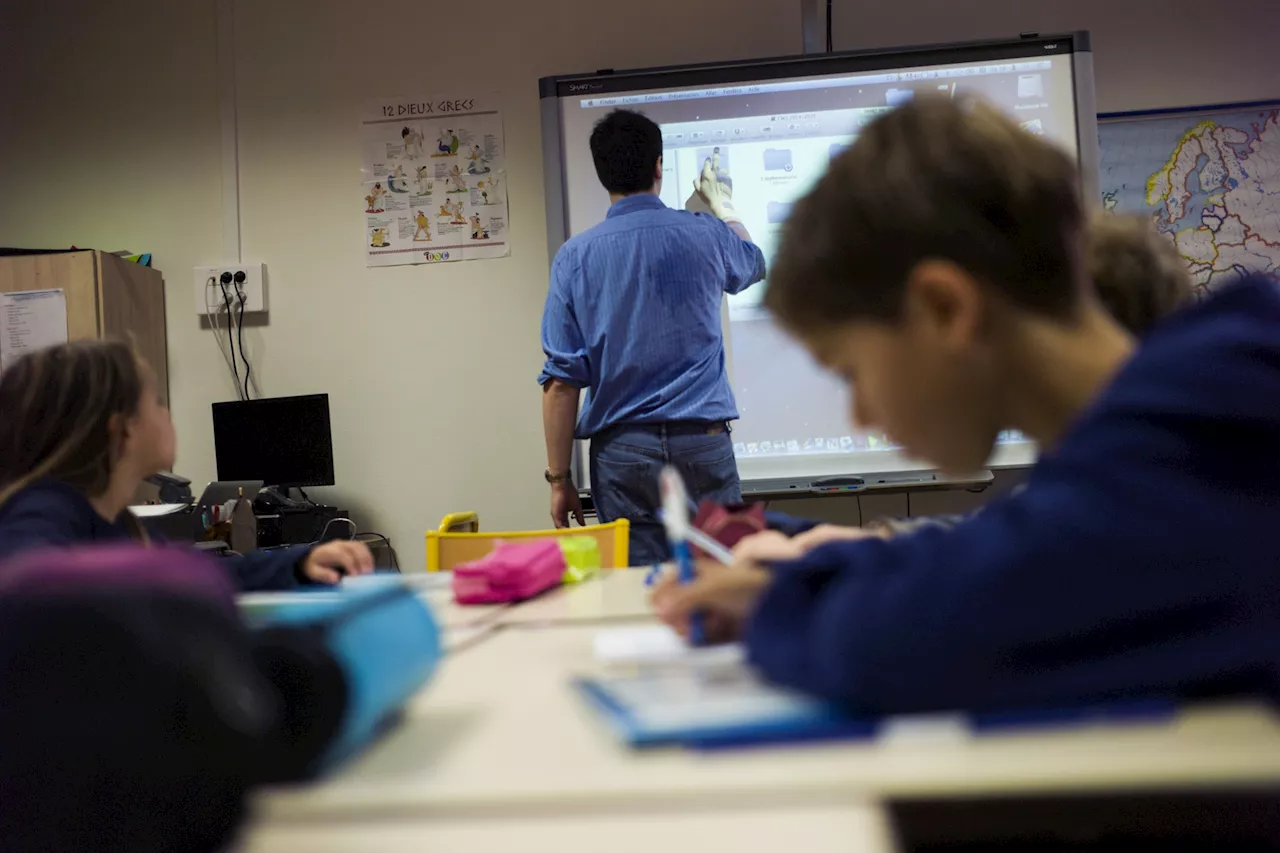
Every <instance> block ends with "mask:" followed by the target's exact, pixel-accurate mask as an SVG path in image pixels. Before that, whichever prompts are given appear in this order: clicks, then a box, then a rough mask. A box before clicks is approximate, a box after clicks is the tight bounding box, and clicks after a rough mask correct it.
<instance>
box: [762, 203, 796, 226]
mask: <svg viewBox="0 0 1280 853" xmlns="http://www.w3.org/2000/svg"><path fill="white" fill-rule="evenodd" d="M790 215H791V202H788V201H771V202H769V204H768V205H766V206H765V209H764V217H765V219H766V220H767V221H768V223H769V224H770V225H780V224H781V223H783V222H786V221H787V217H788V216H790Z"/></svg>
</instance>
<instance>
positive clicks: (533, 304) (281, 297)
mask: <svg viewBox="0 0 1280 853" xmlns="http://www.w3.org/2000/svg"><path fill="white" fill-rule="evenodd" d="M230 5H231V6H233V7H234V12H235V17H236V24H235V59H236V67H237V75H236V83H237V96H236V106H237V108H238V114H239V122H240V137H239V139H240V167H241V168H240V186H241V193H242V205H243V255H244V259H245V260H247V261H263V262H265V263H266V264H267V266H268V276H269V301H270V307H271V313H270V319H269V323H268V324H267V325H265V326H261V327H255V328H253V329H251V330H249V333H248V334H247V339H248V340H247V343H248V348H249V350H250V354H251V357H252V359H253V361H254V363H255V369H256V372H257V374H258V376H259V377H260V380H261V386H262V389H263V391H264V392H265V393H266V394H268V395H271V396H276V395H288V394H305V393H316V392H328V393H329V394H330V395H331V402H332V412H333V414H332V419H333V429H334V450H335V455H336V459H335V467H336V473H337V480H338V483H339V485H338V487H336V488H334V489H331V490H323V489H317V490H314V491H313V492H312V493H311V494H312V497H313V498H317V499H319V498H322V497H323V498H325V499H328V500H330V501H332V502H336V503H339V504H341V505H342V506H345V507H349V508H351V509H352V510H353V512H354V513H355V514H356V515H357V520H358V521H359V522H360V523H361V527H362V528H363V529H367V530H376V531H379V532H382V533H386V534H389V535H390V536H391V537H392V539H393V541H394V543H395V545H396V547H397V549H398V550H399V552H400V559H401V563H402V565H403V566H405V567H406V568H420V567H421V566H422V564H423V548H422V534H423V532H424V531H425V530H426V529H427V528H428V527H431V526H434V525H435V524H437V523H438V522H439V519H440V517H441V516H442V515H444V514H445V513H446V512H449V511H453V510H460V509H477V510H479V511H480V512H481V519H482V524H483V525H484V527H486V528H489V529H502V528H528V527H535V526H545V525H546V523H547V498H548V496H547V487H546V484H545V483H544V482H543V480H542V469H543V467H544V465H545V455H544V450H543V442H542V427H541V414H540V408H539V407H540V397H539V391H538V388H537V385H536V383H535V379H536V376H537V374H538V370H539V367H540V364H541V350H540V348H539V336H538V324H539V318H540V315H541V310H542V301H543V298H544V296H545V293H546V275H547V266H548V263H547V257H546V236H545V234H546V229H545V217H544V213H543V196H542V166H541V162H542V161H541V156H542V155H541V150H540V143H539V138H540V137H539V122H538V103H537V85H536V84H537V79H538V78H539V77H541V76H544V75H549V74H557V73H572V72H578V71H589V70H594V69H596V68H603V67H628V66H643V65H662V64H671V63H684V62H695V61H701V60H714V59H736V58H747V57H753V56H767V55H776V54H780V53H795V52H798V51H799V50H800V46H801V40H800V12H799V6H798V4H797V3H796V0H756V2H754V3H753V4H752V9H751V14H749V15H744V14H741V10H742V7H741V4H740V3H738V2H735V0H694V1H693V2H686V0H651V2H647V3H643V4H629V3H628V4H624V3H599V2H593V0H538V2H529V0H490V1H489V2H486V3H483V4H466V3H458V4H444V3H423V2H420V0H385V2H380V3H377V4H358V3H352V2H349V0H309V2H301V0H296V2H285V0H256V2H250V1H249V0H235V2H232V3H231V4H230ZM5 7H6V8H5V18H6V20H5V23H4V26H3V27H2V28H0V56H3V57H4V73H3V74H0V110H2V111H0V127H3V132H0V244H4V245H18V246H25V247H46V248H54V247H65V246H68V245H70V244H73V243H74V244H76V245H78V246H93V247H97V248H102V249H106V250H115V249H121V248H128V249H132V250H135V251H150V252H152V253H153V258H154V264H155V266H156V267H157V268H158V269H160V270H162V271H163V272H164V273H165V278H166V282H167V296H168V325H169V347H170V373H171V379H172V381H171V388H172V408H173V415H174V421H175V423H176V426H177V430H178V437H179V445H180V448H179V464H178V471H179V472H180V473H183V474H185V475H186V476H188V477H190V478H191V479H192V480H195V481H197V482H200V481H203V480H208V479H211V478H213V476H214V474H215V466H214V459H213V444H212V424H211V420H210V413H209V405H210V403H212V402H214V401H219V400H229V399H234V391H233V388H232V380H231V379H230V377H229V375H227V372H226V370H225V368H224V366H223V364H222V361H221V356H220V355H219V353H218V350H217V347H216V345H215V342H214V340H213V338H212V334H213V333H212V332H210V331H208V330H207V329H202V328H201V322H200V319H199V317H198V316H197V314H196V311H195V297H194V293H193V286H192V267H194V266H197V265H204V264H218V263H221V262H222V261H223V260H224V259H225V257H224V246H223V231H222V221H223V220H222V197H221V180H222V171H221V164H222V160H221V148H220V125H219V100H218V67H217V62H216V56H217V41H216V34H217V29H218V27H217V24H218V19H217V14H216V5H215V2H214V0H188V2H182V3H172V2H165V0H115V2H110V3H94V2H89V0H53V2H49V3H46V4H43V5H38V4H26V5H18V4H5ZM55 21H56V22H57V24H56V25H53V24H52V22H55ZM484 90H488V91H496V92H497V93H499V94H500V96H501V100H502V105H503V119H504V122H505V131H506V139H507V144H508V149H509V153H508V160H507V168H508V178H507V180H508V191H509V196H510V216H511V223H512V224H511V234H512V252H511V256H510V257H509V258H504V259H501V260H493V261H482V262H470V263H460V264H450V265H437V266H431V267H426V266H417V267H409V266H406V267H394V268H384V269H378V270H367V269H366V268H365V267H364V258H363V254H362V250H361V243H360V242H358V241H359V240H360V237H361V235H362V232H363V218H362V216H361V213H360V211H361V209H362V206H361V207H357V205H360V204H361V199H362V197H363V192H362V190H361V185H360V180H361V175H360V166H361V149H360V135H359V125H358V118H359V109H360V105H361V103H362V102H363V101H364V100H365V99H367V98H371V97H385V96H396V95H414V94H419V93H437V92H438V93H450V92H466V91H484ZM0 416H2V415H0Z"/></svg>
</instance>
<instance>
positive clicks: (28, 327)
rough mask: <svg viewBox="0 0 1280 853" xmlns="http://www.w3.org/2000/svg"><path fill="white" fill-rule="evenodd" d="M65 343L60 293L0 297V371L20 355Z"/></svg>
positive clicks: (64, 307) (64, 314) (64, 306)
mask: <svg viewBox="0 0 1280 853" xmlns="http://www.w3.org/2000/svg"><path fill="white" fill-rule="evenodd" d="M66 342H67V294H66V293H65V292H64V291H62V290H23V291H18V292H16V293H0V370H4V369H5V367H7V366H8V365H9V364H10V363H11V362H12V361H13V360H14V359H17V358H18V357H19V356H21V355H23V354H24V353H27V352H31V351H32V350H37V349H42V348H44V347H48V346H54V345H56V344H65V343H66Z"/></svg>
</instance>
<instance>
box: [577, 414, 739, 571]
mask: <svg viewBox="0 0 1280 853" xmlns="http://www.w3.org/2000/svg"><path fill="white" fill-rule="evenodd" d="M666 465H672V466H674V467H675V468H676V470H678V471H679V472H680V475H681V476H682V477H683V478H684V482H685V487H686V488H687V489H688V490H689V498H690V500H691V502H692V506H691V507H690V514H691V515H692V513H693V512H694V511H696V509H697V506H698V504H699V503H701V502H702V501H704V500H713V501H715V502H716V503H721V504H726V503H737V502H738V501H740V500H742V489H741V487H740V485H739V482H738V464H737V462H736V460H734V458H733V440H732V439H731V438H730V437H729V427H728V425H727V424H723V423H720V424H675V423H673V424H662V425H655V426H621V427H615V428H613V429H610V430H606V431H605V432H603V433H600V434H599V435H597V436H595V437H593V438H592V439H591V498H592V500H593V501H594V503H595V507H596V514H597V515H598V516H599V517H600V521H601V522H602V523H606V524H607V523H608V522H610V521H616V520H618V519H619V518H625V519H628V520H629V521H630V522H631V545H630V552H631V553H630V561H629V562H630V563H631V565H633V566H646V565H652V564H653V563H658V562H662V561H664V560H668V559H670V557H671V548H670V547H669V546H668V544H667V535H666V532H665V530H664V529H663V527H662V522H661V521H660V520H659V518H658V509H659V508H660V507H661V506H662V499H661V497H660V496H659V494H658V474H659V472H661V471H662V469H663V467H664V466H666Z"/></svg>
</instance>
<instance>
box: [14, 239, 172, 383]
mask: <svg viewBox="0 0 1280 853" xmlns="http://www.w3.org/2000/svg"><path fill="white" fill-rule="evenodd" d="M53 289H59V290H62V291H63V292H65V293H66V297H67V339H68V340H72V341H79V340H86V339H88V340H92V339H96V338H105V339H114V340H125V341H132V342H133V344H134V345H135V346H137V348H138V352H139V353H141V354H142V356H143V358H145V359H146V360H147V362H148V363H149V364H150V365H151V367H152V369H154V370H155V372H156V377H157V379H158V380H159V383H160V388H161V389H162V390H163V391H164V393H165V397H166V399H167V398H168V392H169V338H168V333H167V331H166V327H165V316H164V276H162V275H161V274H160V271H159V270H155V269H152V268H150V267H144V266H141V265H139V264H135V263H132V262H130V261H125V260H122V259H121V258H118V257H116V256H115V255H111V254H108V253H106V252H98V251H74V252H54V253H48V254H34V255H7V256H3V257H0V293H14V292H17V291H23V290H53Z"/></svg>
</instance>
